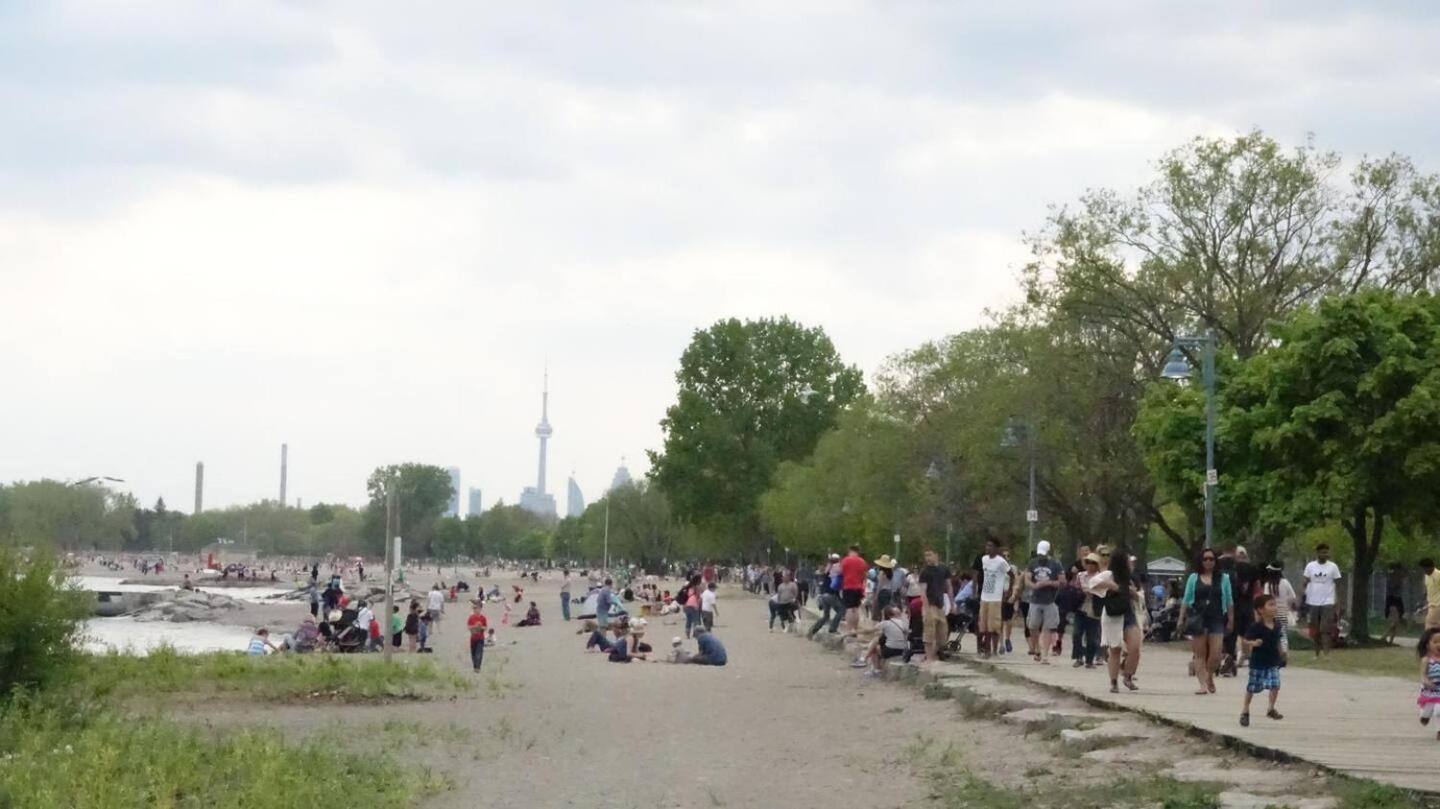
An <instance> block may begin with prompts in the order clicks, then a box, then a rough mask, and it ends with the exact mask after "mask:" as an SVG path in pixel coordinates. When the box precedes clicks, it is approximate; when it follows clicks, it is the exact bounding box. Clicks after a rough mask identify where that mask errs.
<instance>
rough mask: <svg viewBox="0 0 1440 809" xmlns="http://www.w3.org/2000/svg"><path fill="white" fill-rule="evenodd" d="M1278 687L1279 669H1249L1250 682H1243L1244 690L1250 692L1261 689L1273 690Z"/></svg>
mask: <svg viewBox="0 0 1440 809" xmlns="http://www.w3.org/2000/svg"><path fill="white" fill-rule="evenodd" d="M1279 687H1280V669H1278V668H1269V669H1256V668H1252V669H1250V682H1248V683H1246V684H1245V690H1246V691H1249V692H1250V693H1252V694H1258V693H1260V692H1261V691H1274V690H1275V689H1277V688H1279Z"/></svg>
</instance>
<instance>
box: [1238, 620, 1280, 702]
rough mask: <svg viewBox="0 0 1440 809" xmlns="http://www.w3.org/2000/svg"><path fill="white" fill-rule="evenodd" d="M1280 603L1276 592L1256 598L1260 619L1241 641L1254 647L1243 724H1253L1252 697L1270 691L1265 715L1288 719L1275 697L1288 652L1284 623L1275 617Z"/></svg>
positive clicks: (1249, 646)
mask: <svg viewBox="0 0 1440 809" xmlns="http://www.w3.org/2000/svg"><path fill="white" fill-rule="evenodd" d="M1277 607H1278V605H1277V604H1276V602H1275V597H1274V596H1272V595H1260V596H1256V597H1255V615H1256V617H1257V618H1258V619H1259V620H1257V621H1256V622H1255V623H1253V624H1251V625H1250V628H1249V629H1248V630H1246V632H1245V637H1244V639H1243V640H1241V641H1240V642H1241V643H1242V644H1243V645H1244V647H1245V648H1246V649H1249V650H1250V682H1249V683H1248V684H1246V686H1245V707H1244V708H1242V709H1241V712H1240V726H1241V727H1249V726H1250V700H1251V699H1253V698H1254V697H1255V695H1256V694H1258V693H1260V692H1261V691H1269V692H1270V705H1269V709H1268V710H1266V711H1265V715H1266V716H1268V717H1269V718H1271V719H1284V718H1285V717H1283V716H1281V715H1280V712H1279V711H1276V710H1275V700H1276V699H1277V698H1279V696H1280V666H1281V664H1282V663H1283V662H1284V660H1285V652H1284V650H1282V649H1281V648H1280V633H1281V631H1282V629H1281V627H1280V624H1279V623H1278V622H1277V621H1276V620H1275V616H1276V611H1277Z"/></svg>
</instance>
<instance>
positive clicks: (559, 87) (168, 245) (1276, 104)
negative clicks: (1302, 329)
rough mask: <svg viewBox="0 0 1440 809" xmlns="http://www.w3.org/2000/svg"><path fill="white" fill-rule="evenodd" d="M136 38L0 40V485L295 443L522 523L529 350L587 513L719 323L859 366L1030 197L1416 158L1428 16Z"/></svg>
mask: <svg viewBox="0 0 1440 809" xmlns="http://www.w3.org/2000/svg"><path fill="white" fill-rule="evenodd" d="M118 14H120V12H118V11H116V12H113V14H112V13H104V14H102V13H98V12H95V13H85V12H82V11H77V10H76V9H74V8H70V7H67V6H63V5H61V6H54V5H51V4H20V5H18V6H16V7H14V8H13V9H12V10H11V12H10V13H8V14H7V15H6V17H5V21H6V26H7V30H8V31H9V32H10V33H11V36H12V37H13V41H14V42H17V43H31V45H30V46H28V47H27V49H26V50H25V51H24V58H23V59H19V60H16V61H13V62H12V63H10V64H7V65H3V66H0V90H3V91H4V92H5V93H6V98H7V99H8V100H9V101H10V103H11V110H10V111H11V113H12V114H11V115H10V121H11V123H12V125H11V126H8V127H6V128H5V130H4V131H3V132H0V142H3V143H4V145H5V147H6V148H5V150H4V152H3V154H4V155H5V157H4V158H0V268H3V269H0V277H3V280H4V283H5V290H6V293H7V294H6V295H4V296H0V344H4V345H7V346H23V347H24V351H23V354H24V361H23V362H18V363H11V364H9V365H8V366H7V371H6V372H7V378H6V381H7V389H8V390H12V391H20V392H23V395H11V396H6V397H0V447H4V450H5V451H4V452H3V453H0V480H6V481H11V480H17V479H38V478H52V479H57V480H78V479H83V478H85V477H88V476H92V475H97V474H100V475H109V476H114V477H118V478H123V479H124V480H126V481H127V482H126V484H125V488H126V489H127V490H128V491H131V492H133V493H134V494H135V495H136V497H137V498H138V499H139V500H141V501H142V502H147V503H148V502H154V500H155V499H156V498H157V497H158V496H164V497H165V499H166V501H167V502H169V503H175V504H179V503H186V502H190V501H191V500H192V499H193V495H192V492H191V490H192V489H193V474H194V463H195V461H196V459H198V458H203V459H204V460H205V462H206V466H207V469H206V481H205V488H206V491H205V494H204V501H205V503H207V504H208V505H210V506H212V507H225V506H228V505H235V504H241V503H251V502H257V501H260V500H267V499H275V498H276V497H277V493H278V492H277V488H278V487H277V486H276V481H275V477H274V476H275V468H274V466H275V458H274V454H275V450H274V448H275V446H276V445H277V444H280V443H282V442H288V443H289V444H291V445H292V447H293V448H294V449H295V452H296V463H295V465H294V468H292V469H291V470H290V476H289V481H288V489H289V495H288V496H289V497H300V496H303V498H304V501H305V502H306V503H316V502H321V501H325V502H336V503H349V504H352V505H358V504H361V503H363V502H364V500H365V490H364V481H365V478H366V476H367V475H368V474H369V473H370V471H371V470H373V469H374V468H376V467H378V466H382V465H385V464H389V463H399V462H405V461H416V462H423V463H432V464H436V465H439V466H449V465H457V466H460V467H461V468H462V469H464V470H465V473H466V477H467V479H469V480H473V481H474V482H476V483H479V484H480V485H481V486H482V487H483V488H484V489H485V491H487V492H491V493H492V496H493V495H494V494H501V493H503V496H504V499H505V500H506V501H507V502H509V501H511V499H512V498H513V497H514V496H515V494H516V493H518V492H519V491H520V490H521V489H522V487H524V486H527V485H534V483H533V479H534V472H535V470H534V467H532V466H531V465H530V459H532V458H533V457H534V453H535V449H536V447H535V444H534V443H533V436H532V435H531V434H530V429H529V428H530V427H533V425H534V421H533V419H534V413H533V411H534V404H533V393H532V391H533V387H534V382H533V380H534V369H535V367H536V366H537V365H543V363H544V361H545V357H546V356H547V355H548V356H549V358H550V369H551V370H553V371H555V375H556V379H557V386H556V388H555V390H554V393H555V394H556V395H555V403H554V412H553V413H551V414H550V415H551V418H552V419H553V420H554V421H555V423H557V424H562V425H564V427H563V429H564V436H565V437H564V440H563V442H562V443H563V448H562V447H561V446H560V445H557V446H556V447H555V448H554V457H552V458H551V459H550V463H552V464H557V463H558V464H562V465H563V468H565V469H571V468H573V469H575V470H576V478H577V480H578V481H579V482H580V483H581V485H582V487H583V488H585V490H586V491H588V492H592V493H593V492H599V491H603V490H604V488H605V484H606V482H607V481H608V480H609V479H610V473H611V472H612V471H613V470H614V465H615V458H616V457H617V456H619V455H622V454H624V455H627V456H628V457H630V458H632V459H633V462H634V464H635V466H634V470H633V471H634V472H635V474H636V475H637V476H638V475H642V474H643V473H644V471H645V467H646V464H647V461H646V458H645V455H644V452H645V451H646V450H656V449H659V448H660V446H661V443H662V442H661V434H660V428H659V422H660V420H661V419H662V418H663V417H664V413H665V408H666V407H667V406H669V405H670V404H672V403H673V402H674V396H675V382H674V374H675V370H676V366H677V364H678V360H679V357H680V354H681V352H683V351H684V349H685V345H686V343H687V342H688V340H689V338H690V336H691V334H692V333H693V331H694V330H696V329H700V328H705V327H707V326H708V325H710V324H711V323H713V322H715V321H716V320H719V319H721V318H725V317H732V316H733V317H741V318H754V317H763V316H775V315H781V314H786V315H790V316H791V317H793V318H795V319H796V320H798V321H800V322H802V323H805V324H807V325H811V326H820V327H823V328H825V329H826V331H827V332H828V334H829V336H830V337H831V338H832V340H833V342H834V344H835V346H836V349H837V350H838V351H839V353H840V355H841V356H842V357H843V358H844V359H845V360H846V361H847V362H849V363H854V364H856V365H858V366H860V367H861V368H862V369H864V370H865V371H866V372H867V373H873V372H875V371H876V370H877V369H878V368H880V367H881V366H882V364H883V363H884V361H885V359H886V358H887V357H888V356H890V355H892V354H894V353H896V352H899V351H904V350H907V349H910V348H914V347H916V346H918V345H920V344H922V343H923V342H925V341H928V340H934V339H939V338H942V337H944V336H945V335H947V334H951V333H954V332H956V331H959V330H962V329H965V328H969V327H973V326H975V325H977V324H979V323H981V322H982V321H983V319H984V317H985V315H984V313H985V311H986V310H987V309H1000V308H1003V307H1005V306H1007V305H1008V304H1011V303H1014V302H1016V301H1018V300H1020V298H1021V291H1020V287H1019V284H1018V283H1017V282H1016V276H1017V274H1018V273H1019V272H1020V271H1021V270H1022V269H1023V267H1024V266H1025V265H1026V263H1027V262H1028V261H1030V259H1031V256H1030V254H1029V250H1028V246H1027V243H1026V240H1025V234H1026V233H1027V232H1029V233H1034V232H1036V231H1037V230H1039V229H1041V228H1043V227H1044V223H1045V219H1046V217H1047V215H1048V212H1049V211H1050V210H1051V208H1052V206H1066V205H1074V204H1075V202H1076V199H1077V197H1078V196H1079V195H1080V194H1081V193H1082V192H1083V191H1084V190H1085V189H1090V188H1096V189H1099V188H1116V189H1121V190H1124V189H1129V188H1133V187H1134V186H1135V185H1136V184H1137V183H1140V182H1144V181H1146V180H1148V179H1149V178H1150V177H1151V176H1152V173H1153V167H1154V161H1155V160H1156V159H1158V158H1159V157H1160V156H1162V155H1163V154H1165V153H1166V152H1168V151H1169V150H1171V149H1173V148H1175V147H1177V146H1180V145H1182V144H1184V143H1186V142H1187V141H1189V140H1190V139H1191V138H1193V137H1196V136H1213V135H1229V134H1235V133H1240V132H1245V131H1248V130H1250V129H1251V128H1255V127H1258V128H1260V129H1262V130H1263V131H1265V132H1266V133H1267V134H1269V135H1272V136H1274V137H1275V138H1277V139H1278V140H1279V141H1280V143H1282V144H1283V145H1285V146H1287V147H1289V146H1295V145H1299V144H1303V143H1305V142H1306V141H1307V140H1308V139H1311V138H1313V140H1314V142H1315V143H1316V145H1318V146H1319V147H1320V148H1322V149H1327V150H1328V149H1334V150H1337V151H1339V152H1341V153H1342V154H1343V155H1344V156H1345V163H1344V164H1342V165H1341V166H1340V167H1338V168H1337V173H1339V174H1344V173H1345V172H1347V171H1348V170H1349V169H1350V168H1353V165H1354V162H1355V161H1356V160H1358V159H1359V157H1360V156H1361V155H1365V154H1369V155H1376V156H1379V155H1386V154H1389V153H1391V152H1399V153H1401V154H1404V155H1407V156H1409V157H1410V158H1411V159H1413V160H1414V161H1415V163H1416V164H1417V165H1418V166H1419V167H1420V168H1421V169H1422V170H1425V171H1436V170H1440V137H1437V135H1440V112H1437V110H1440V103H1436V102H1437V101H1440V86H1437V85H1435V83H1434V82H1433V81H1430V79H1429V77H1430V75H1431V73H1432V71H1431V70H1430V66H1429V64H1428V58H1427V57H1425V56H1424V54H1425V53H1427V52H1429V50H1431V49H1430V48H1429V47H1428V46H1429V43H1431V42H1433V41H1434V39H1435V38H1436V36H1437V35H1440V14H1437V13H1436V12H1435V11H1434V10H1433V9H1431V8H1428V7H1424V6H1414V5H1411V6H1409V7H1407V8H1406V9H1405V10H1403V11H1395V12H1393V13H1392V12H1385V13H1381V12H1379V11H1376V10H1371V9H1367V8H1359V7H1356V8H1350V7H1344V6H1341V5H1338V4H1318V5H1312V6H1309V7H1307V9H1306V14H1305V16H1304V20H1303V24H1297V15H1296V14H1295V12H1294V11H1293V10H1284V9H1280V8H1276V7H1270V6H1265V7H1259V6H1256V5H1255V4H1247V3H1235V2H1222V3H1218V4H1207V5H1205V6H1203V7H1169V6H1166V7H1164V8H1161V7H1158V6H1155V7H1138V8H1137V7H1120V6H1115V5H1113V4H1103V3H1077V4H1065V5H1063V6H1045V7H1043V8H1033V9H1026V8H1018V7H1016V8H1012V7H997V8H993V9H990V8H986V9H983V10H982V9H977V8H976V7H973V6H967V5H964V4H954V5H945V4H940V5H928V6H914V7H909V8H906V9H896V8H884V9H881V8H879V7H869V6H863V5H862V6H845V7H843V8H835V9H830V10H829V11H828V13H826V14H825V15H823V19H817V18H816V17H815V15H810V14H790V13H786V12H785V11H783V10H782V9H780V8H778V7H772V6H766V5H763V4H761V5H757V6H750V7H745V8H737V9H735V10H733V12H732V13H730V14H727V15H722V17H720V18H716V19H706V20H701V19H699V16H706V15H699V16H697V15H690V14H681V13H676V12H674V11H673V10H668V9H666V8H664V7H658V6H627V7H625V8H623V9H615V8H605V9H603V10H601V9H598V8H586V9H572V10H571V11H570V12H569V13H567V14H565V15H560V16H557V17H555V18H549V17H546V18H544V19H543V21H538V20H536V19H533V18H531V17H530V16H528V15H527V14H526V13H524V12H523V11H519V10H516V9H499V10H497V9H483V10H482V9H478V8H459V9H456V10H454V14H453V15H451V16H445V17H432V16H427V15H414V14H407V13H405V10H404V9H402V8H399V7H394V8H391V7H384V6H377V7H367V8H365V9H347V18H348V19H347V23H346V24H345V25H344V26H343V36H341V35H337V31H338V30H339V29H337V28H336V20H335V17H336V15H335V13H334V9H333V8H331V7H328V6H325V5H323V4H322V5H318V6H315V5H309V4H280V3H272V2H267V1H266V0H258V2H257V3H255V4H252V5H248V6H246V7H245V8H243V9H241V8H238V7H237V8H227V9H219V10H216V9H208V8H207V9H205V11H204V12H201V11H198V10H194V9H188V8H185V7H183V6H181V7H173V6H168V5H163V4H162V5H160V6H141V7H135V8H130V7H127V8H126V9H125V11H124V15H125V16H124V19H125V24H123V25H122V24H119V20H120V17H119V16H116V15H118ZM817 27H818V28H817ZM596 30H603V31H604V32H605V33H606V35H607V36H606V37H595V36H593V35H592V32H594V31H596ZM457 32H464V35H463V36H461V35H460V34H458V33H457ZM756 32H765V35H764V36H757V35H756ZM611 35H613V36H614V37H617V38H618V41H616V40H613V39H610V38H609V37H610V36H611ZM602 41H604V42H605V43H606V44H605V45H604V46H602V45H601V42H602ZM417 42H434V43H438V44H437V45H435V50H434V51H432V50H431V49H428V48H417V47H415V43H417ZM857 42H865V43H868V47H869V48H870V51H869V53H868V58H866V59H865V60H863V66H862V65H861V64H860V63H858V62H857V61H856V59H855V58H854V54H855V43H857ZM1355 42H1366V43H1370V42H1387V43H1390V45H1391V46H1390V47H1387V48H1383V49H1369V50H1366V51H1365V52H1364V53H1365V56H1364V58H1359V57H1357V56H1356V55H1355V50H1354V48H1353V47H1352V46H1353V43H1355ZM517 43H518V45H517ZM674 43H686V44H685V46H684V47H683V48H679V49H677V48H676V47H675V46H674ZM1001 43H1003V45H1002V44H1001ZM616 52H620V53H624V54H625V58H624V59H623V60H620V61H618V62H617V61H616V60H615V58H614V54H615V53H616ZM437 72H439V73H442V74H443V75H444V76H445V77H446V78H445V81H443V82H437V81H436V76H437ZM57 98H63V99H65V104H64V105H63V110H64V114H58V113H57V108H56V106H55V101H54V99H57ZM1396 98H1405V99H1406V101H1405V103H1403V104H1400V103H1395V101H1394V99H1396ZM359 99H365V100H367V101H368V102H369V103H358V100H359ZM1427 99H1428V100H1427ZM397 110H399V111H401V113H400V114H397V113H396V111H397ZM496 121H504V122H505V126H504V127H498V128H497V127H496V126H495V122H496ZM475 133H484V134H483V136H482V135H476V134H475ZM1312 133H1313V134H1312ZM337 144H344V146H343V147H342V148H337V146H336V145H337ZM219 301H223V302H224V304H225V305H223V306H217V305H216V302H219ZM258 313H264V322H265V323H267V324H269V323H273V324H281V325H279V326H277V327H276V328H268V327H267V328H257V324H258V323H259V322H260V321H259V320H257V314H258ZM39 334H44V335H46V339H44V340H37V339H36V337H35V336H36V335H39ZM454 346H459V347H462V348H463V350H464V351H465V352H468V353H467V355H466V359H465V361H464V363H463V373H457V361H456V355H455V352H454V351H452V350H451V348H452V347H454ZM522 346H523V347H522ZM114 357H128V358H135V359H136V360H137V361H134V362H129V363H124V364H121V363H117V362H114V361H113V358H114ZM251 380H264V384H259V385H252V384H247V383H248V382H249V381H251ZM116 391H124V392H126V395H116Z"/></svg>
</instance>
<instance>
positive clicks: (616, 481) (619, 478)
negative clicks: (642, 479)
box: [610, 456, 635, 489]
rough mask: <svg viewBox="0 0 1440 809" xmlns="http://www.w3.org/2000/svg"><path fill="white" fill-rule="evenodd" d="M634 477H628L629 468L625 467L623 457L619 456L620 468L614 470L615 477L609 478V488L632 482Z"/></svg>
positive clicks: (616, 487)
mask: <svg viewBox="0 0 1440 809" xmlns="http://www.w3.org/2000/svg"><path fill="white" fill-rule="evenodd" d="M634 482H635V479H634V478H632V477H630V470H629V469H627V468H625V458H624V457H623V456H622V457H621V458H620V468H619V469H616V470H615V477H613V478H611V479H610V488H612V489H618V488H620V487H621V486H628V485H630V484H631V483H634Z"/></svg>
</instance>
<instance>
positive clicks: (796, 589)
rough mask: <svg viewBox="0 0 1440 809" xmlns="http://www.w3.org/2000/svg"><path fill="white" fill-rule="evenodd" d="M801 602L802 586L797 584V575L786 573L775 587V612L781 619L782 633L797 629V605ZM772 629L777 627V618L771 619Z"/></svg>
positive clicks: (772, 617)
mask: <svg viewBox="0 0 1440 809" xmlns="http://www.w3.org/2000/svg"><path fill="white" fill-rule="evenodd" d="M799 600H800V585H798V584H796V583H795V574H794V573H792V572H790V571H788V570H787V571H785V575H784V576H783V577H782V578H781V580H780V583H779V584H778V585H776V586H775V611H776V613H778V615H779V617H780V631H781V632H790V631H792V630H794V629H796V626H795V611H796V609H797V607H796V603H797V602H798V601H799ZM770 627H771V628H772V629H773V628H774V627H775V616H773V615H772V616H771V618H770Z"/></svg>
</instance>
